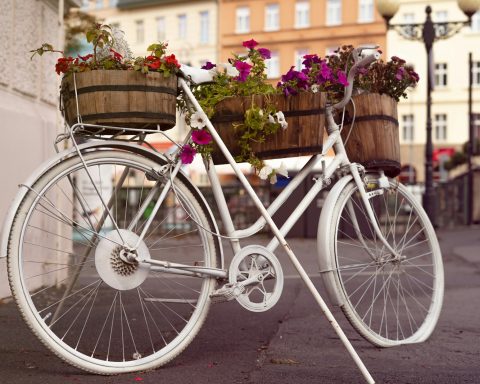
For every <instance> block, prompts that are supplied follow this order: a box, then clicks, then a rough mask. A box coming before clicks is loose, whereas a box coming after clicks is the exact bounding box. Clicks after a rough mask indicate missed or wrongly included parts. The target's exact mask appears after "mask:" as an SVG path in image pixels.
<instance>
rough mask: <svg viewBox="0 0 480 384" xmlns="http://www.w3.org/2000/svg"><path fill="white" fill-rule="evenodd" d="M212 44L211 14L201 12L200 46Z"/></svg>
mask: <svg viewBox="0 0 480 384" xmlns="http://www.w3.org/2000/svg"><path fill="white" fill-rule="evenodd" d="M209 42H210V12H208V11H201V12H200V44H208V43H209Z"/></svg>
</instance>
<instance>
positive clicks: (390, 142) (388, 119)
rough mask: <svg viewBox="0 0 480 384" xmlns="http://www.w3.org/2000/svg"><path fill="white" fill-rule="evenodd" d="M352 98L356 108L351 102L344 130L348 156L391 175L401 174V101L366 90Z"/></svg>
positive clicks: (365, 165)
mask: <svg viewBox="0 0 480 384" xmlns="http://www.w3.org/2000/svg"><path fill="white" fill-rule="evenodd" d="M352 100H353V102H354V103H355V110H354V109H353V106H352V104H351V103H349V104H348V106H347V107H346V115H345V120H344V127H343V130H342V138H343V141H344V142H345V148H346V151H347V154H348V158H349V159H350V161H351V162H356V163H360V164H362V165H363V166H364V167H365V168H367V169H374V170H379V169H380V170H383V171H385V174H386V175H387V176H390V177H395V176H398V175H399V174H400V171H401V164H400V137H399V130H398V115H397V102H396V101H395V100H394V99H392V98H391V97H390V96H387V95H380V94H377V93H362V94H360V95H356V96H354V97H353V98H352ZM354 112H355V113H354ZM354 115H355V119H354V120H353V119H352V117H353V116H354ZM352 120H353V129H352ZM347 137H348V140H347Z"/></svg>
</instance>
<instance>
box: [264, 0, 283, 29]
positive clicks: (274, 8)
mask: <svg viewBox="0 0 480 384" xmlns="http://www.w3.org/2000/svg"><path fill="white" fill-rule="evenodd" d="M279 29H280V4H278V3H271V4H267V5H265V31H278V30H279Z"/></svg>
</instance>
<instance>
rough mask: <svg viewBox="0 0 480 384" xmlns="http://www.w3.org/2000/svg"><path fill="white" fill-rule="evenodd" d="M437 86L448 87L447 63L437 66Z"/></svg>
mask: <svg viewBox="0 0 480 384" xmlns="http://www.w3.org/2000/svg"><path fill="white" fill-rule="evenodd" d="M434 80H435V86H436V87H439V88H441V87H446V86H447V63H437V64H435V79H434Z"/></svg>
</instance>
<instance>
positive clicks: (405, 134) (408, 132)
mask: <svg viewBox="0 0 480 384" xmlns="http://www.w3.org/2000/svg"><path fill="white" fill-rule="evenodd" d="M402 140H403V141H404V142H407V143H412V142H413V141H414V140H415V116H414V115H413V113H409V114H406V115H403V116H402Z"/></svg>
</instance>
